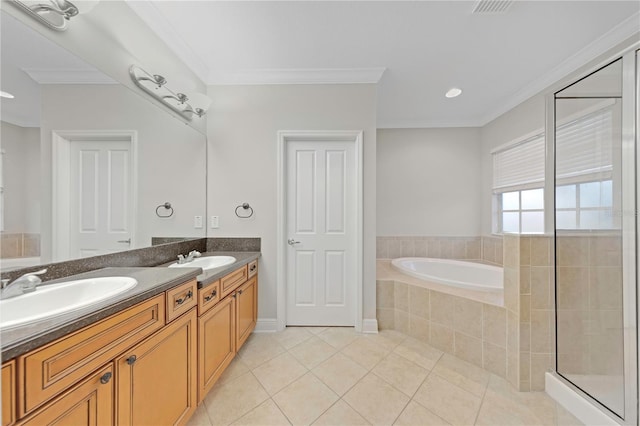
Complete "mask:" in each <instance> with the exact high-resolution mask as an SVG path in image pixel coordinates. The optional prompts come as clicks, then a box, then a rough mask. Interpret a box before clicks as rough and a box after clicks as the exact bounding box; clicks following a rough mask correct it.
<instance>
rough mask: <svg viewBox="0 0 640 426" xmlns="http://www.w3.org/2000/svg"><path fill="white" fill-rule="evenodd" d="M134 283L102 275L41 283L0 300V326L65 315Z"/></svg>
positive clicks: (125, 279) (104, 298) (135, 282)
mask: <svg viewBox="0 0 640 426" xmlns="http://www.w3.org/2000/svg"><path fill="white" fill-rule="evenodd" d="M136 284H138V281H136V280H135V279H134V278H130V277H103V278H87V279H83V280H75V281H66V282H62V283H59V284H48V285H42V286H39V287H37V288H36V290H35V291H34V292H32V293H26V294H22V295H19V296H16V297H12V298H10V299H4V300H0V327H2V328H11V327H16V326H19V325H24V324H28V323H32V322H36V321H39V320H42V319H46V318H51V317H55V316H58V315H62V314H66V313H68V312H72V311H75V310H78V309H81V308H84V307H87V306H90V305H93V304H95V303H98V302H101V301H103V300H106V299H108V298H110V297H113V296H115V295H118V294H120V293H123V292H125V291H127V290H129V289H131V288H133V287H135V286H136Z"/></svg>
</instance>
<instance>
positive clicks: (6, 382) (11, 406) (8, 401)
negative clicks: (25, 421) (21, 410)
mask: <svg viewBox="0 0 640 426" xmlns="http://www.w3.org/2000/svg"><path fill="white" fill-rule="evenodd" d="M15 422H16V362H15V360H11V361H9V362H7V363H5V364H3V365H2V426H9V425H12V424H14V423H15Z"/></svg>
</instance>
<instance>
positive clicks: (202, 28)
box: [129, 0, 640, 128]
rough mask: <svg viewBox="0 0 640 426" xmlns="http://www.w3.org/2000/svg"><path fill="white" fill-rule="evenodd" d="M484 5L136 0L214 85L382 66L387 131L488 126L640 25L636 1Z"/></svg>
mask: <svg viewBox="0 0 640 426" xmlns="http://www.w3.org/2000/svg"><path fill="white" fill-rule="evenodd" d="M476 3H477V2H476V1H374V2H369V1H326V2H322V1H320V2H317V1H284V2H271V1H256V2H247V1H226V2H221V1H162V0H149V1H139V0H129V5H130V6H131V8H132V9H133V10H134V11H135V12H136V13H137V14H138V15H140V17H141V18H142V19H143V20H144V21H145V22H146V23H147V24H148V25H149V26H150V27H151V28H152V29H153V30H154V31H155V32H156V33H157V34H158V35H159V36H160V37H161V38H162V39H163V40H164V41H165V43H167V45H169V47H171V48H172V49H173V50H174V51H175V52H176V53H177V54H178V55H179V56H180V57H181V58H182V59H183V60H184V61H185V62H186V63H187V65H189V66H190V67H191V68H192V69H193V70H194V71H195V72H196V73H197V74H198V75H199V77H200V78H201V79H202V80H203V81H204V82H205V83H207V84H209V85H216V84H265V83H270V84H278V83H280V84H283V83H314V82H316V83H318V82H354V81H360V82H371V81H376V80H377V79H378V78H380V75H382V77H381V78H380V81H379V87H378V88H379V90H378V127H380V128H384V127H443V126H481V125H484V124H486V123H487V122H489V121H491V120H492V119H494V118H496V117H497V116H499V115H500V114H502V113H504V112H506V111H507V110H509V109H511V108H513V107H514V106H516V105H517V104H519V103H520V102H523V101H524V100H526V99H527V98H529V97H530V96H532V95H534V94H536V93H538V92H539V91H540V90H542V89H544V88H545V87H547V86H548V85H549V84H552V83H554V82H555V81H557V80H558V79H560V78H562V77H564V76H565V75H567V74H568V73H570V72H571V71H574V70H575V69H577V68H578V67H579V66H581V65H584V64H585V63H586V62H588V61H589V60H590V59H593V58H594V57H595V56H596V55H598V54H601V53H603V52H605V51H606V50H607V49H608V48H611V47H613V46H614V45H615V44H617V43H619V42H620V41H622V40H624V39H626V38H628V37H629V36H631V35H633V34H634V33H637V32H638V31H639V30H640V25H639V22H640V15H639V14H638V11H639V10H640V2H637V1H608V0H604V1H515V2H513V3H512V4H511V6H510V8H509V9H508V10H507V11H506V12H505V13H493V14H474V13H472V12H473V10H474V7H475V5H476ZM382 71H384V73H382ZM453 86H457V87H460V88H462V89H463V91H464V92H463V94H462V95H461V96H459V97H458V98H454V99H447V98H445V97H444V93H445V92H446V91H447V90H448V89H449V88H451V87H453Z"/></svg>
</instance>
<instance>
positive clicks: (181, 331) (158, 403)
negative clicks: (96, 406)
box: [116, 309, 198, 426]
mask: <svg viewBox="0 0 640 426" xmlns="http://www.w3.org/2000/svg"><path fill="white" fill-rule="evenodd" d="M196 320H197V315H196V310H195V309H191V311H189V312H188V313H186V314H184V315H182V316H181V317H179V318H178V319H176V320H175V321H173V322H171V323H170V324H169V325H167V326H166V327H165V328H163V329H162V330H160V331H159V332H158V333H156V334H154V335H153V336H151V337H149V338H148V339H147V340H145V341H143V342H142V343H140V344H138V345H136V346H134V347H133V348H131V349H129V350H127V351H126V352H125V353H124V354H123V355H122V356H121V357H119V358H118V359H117V360H116V376H117V378H118V380H117V389H116V392H117V404H118V405H117V424H118V425H120V426H127V425H180V424H185V423H186V422H187V420H189V418H190V417H191V415H192V414H193V413H194V412H195V410H196V407H197V404H198V401H197V375H196V372H197V340H196V339H197V333H196V327H197V321H196Z"/></svg>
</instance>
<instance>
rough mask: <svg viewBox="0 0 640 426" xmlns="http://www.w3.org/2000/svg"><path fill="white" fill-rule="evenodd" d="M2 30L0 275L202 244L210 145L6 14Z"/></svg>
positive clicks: (165, 112) (149, 103)
mask: <svg viewBox="0 0 640 426" xmlns="http://www.w3.org/2000/svg"><path fill="white" fill-rule="evenodd" d="M0 31H1V43H2V44H1V51H0V52H1V67H2V68H1V80H0V90H2V91H3V92H7V93H9V94H11V95H13V96H14V97H13V98H8V97H3V98H2V101H1V105H0V107H1V111H0V112H1V114H0V119H1V123H0V124H1V131H2V133H1V142H0V149H1V152H2V155H1V161H0V166H1V170H0V179H1V181H0V186H1V187H2V195H1V197H0V230H1V232H0V240H1V248H0V268H2V269H3V270H8V269H14V268H17V267H24V266H32V265H37V264H44V263H50V262H58V261H64V260H69V259H77V258H81V257H88V256H95V255H101V254H106V253H113V252H117V251H122V250H129V249H134V248H141V247H146V246H150V245H151V239H152V237H194V238H195V237H204V236H205V234H206V228H205V227H204V223H202V222H204V221H203V220H202V218H204V217H206V211H205V210H206V157H207V156H206V145H207V144H206V137H205V136H204V135H203V134H201V133H200V132H198V131H197V130H195V129H194V128H193V127H190V126H187V125H185V123H184V122H181V121H180V120H179V119H177V118H175V117H174V116H172V115H171V114H169V113H168V112H167V111H164V110H163V109H162V107H161V106H159V105H156V104H153V103H151V102H150V101H149V100H148V99H146V98H145V97H144V95H143V94H139V93H135V92H134V91H132V90H131V89H130V88H129V87H126V86H124V85H122V84H120V83H118V82H116V81H115V80H113V79H112V78H110V77H109V76H107V75H105V74H104V73H103V72H101V71H100V70H98V69H96V68H95V67H94V66H92V65H90V64H89V63H88V62H85V61H84V60H82V59H81V58H78V57H77V56H75V55H73V54H71V53H70V52H69V51H67V50H65V49H63V48H61V47H60V46H59V45H57V44H56V43H54V42H52V41H51V40H49V39H48V38H47V37H45V36H43V35H42V34H41V33H39V32H36V31H34V30H33V29H32V28H30V27H29V26H27V25H25V24H24V23H23V22H21V21H19V20H18V19H16V18H15V17H14V16H11V15H10V14H8V13H6V12H5V11H2V13H1V22H0ZM108 54H109V52H104V55H108ZM7 96H9V95H7ZM166 202H169V203H170V205H171V207H170V208H169V207H165V203H166ZM198 217H200V223H198Z"/></svg>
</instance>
